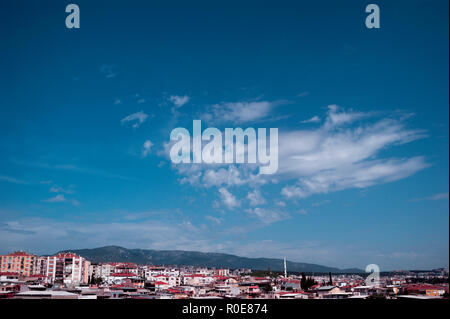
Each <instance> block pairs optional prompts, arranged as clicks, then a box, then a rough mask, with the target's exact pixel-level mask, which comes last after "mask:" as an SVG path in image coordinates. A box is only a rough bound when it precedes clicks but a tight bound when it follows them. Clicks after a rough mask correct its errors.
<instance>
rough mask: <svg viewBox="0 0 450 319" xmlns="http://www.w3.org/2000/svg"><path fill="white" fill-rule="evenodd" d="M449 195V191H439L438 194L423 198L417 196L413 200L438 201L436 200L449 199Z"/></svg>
mask: <svg viewBox="0 0 450 319" xmlns="http://www.w3.org/2000/svg"><path fill="white" fill-rule="evenodd" d="M448 199H449V196H448V192H446V193H438V194H434V195H431V196H428V197H422V198H415V199H413V200H412V201H413V202H418V201H423V200H431V201H436V200H448Z"/></svg>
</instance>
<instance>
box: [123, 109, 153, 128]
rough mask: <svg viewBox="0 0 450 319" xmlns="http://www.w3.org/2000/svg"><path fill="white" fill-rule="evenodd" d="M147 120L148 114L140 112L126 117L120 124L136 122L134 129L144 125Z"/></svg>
mask: <svg viewBox="0 0 450 319" xmlns="http://www.w3.org/2000/svg"><path fill="white" fill-rule="evenodd" d="M147 118H148V114H146V113H144V112H143V111H139V112H136V113H133V114H130V115H128V116H126V117H124V118H123V119H121V120H120V123H122V125H123V124H125V123H128V122H135V123H134V124H133V128H138V127H139V126H140V125H141V124H142V123H144V122H145V120H146V119H147Z"/></svg>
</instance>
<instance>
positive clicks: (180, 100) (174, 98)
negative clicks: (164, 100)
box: [169, 95, 190, 108]
mask: <svg viewBox="0 0 450 319" xmlns="http://www.w3.org/2000/svg"><path fill="white" fill-rule="evenodd" d="M189 99H190V98H189V96H187V95H183V96H180V95H171V96H170V97H169V101H170V102H172V103H173V105H175V107H176V108H179V107H182V106H183V105H185V104H186V103H187V102H189Z"/></svg>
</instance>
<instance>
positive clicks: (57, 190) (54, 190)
mask: <svg viewBox="0 0 450 319" xmlns="http://www.w3.org/2000/svg"><path fill="white" fill-rule="evenodd" d="M50 193H64V194H73V193H74V191H73V190H72V189H70V187H69V189H65V188H62V187H59V186H57V185H54V186H52V187H50Z"/></svg>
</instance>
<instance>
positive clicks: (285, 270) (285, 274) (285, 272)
mask: <svg viewBox="0 0 450 319" xmlns="http://www.w3.org/2000/svg"><path fill="white" fill-rule="evenodd" d="M284 278H287V267H286V257H284Z"/></svg>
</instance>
